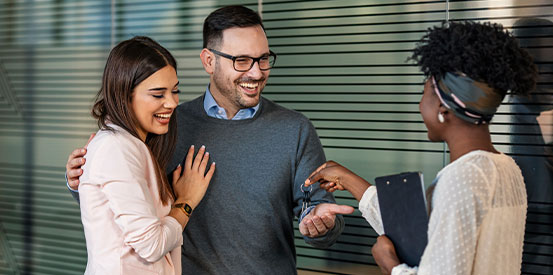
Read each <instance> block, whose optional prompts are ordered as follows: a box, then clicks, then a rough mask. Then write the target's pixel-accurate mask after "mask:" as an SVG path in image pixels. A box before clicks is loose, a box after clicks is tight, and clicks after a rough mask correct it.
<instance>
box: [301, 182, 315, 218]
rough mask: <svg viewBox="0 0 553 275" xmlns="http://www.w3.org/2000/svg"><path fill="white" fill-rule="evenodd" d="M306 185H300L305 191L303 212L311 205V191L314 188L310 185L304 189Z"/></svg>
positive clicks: (302, 205) (302, 190) (303, 191)
mask: <svg viewBox="0 0 553 275" xmlns="http://www.w3.org/2000/svg"><path fill="white" fill-rule="evenodd" d="M304 187H305V185H303V184H302V185H300V190H301V192H302V193H303V202H302V204H301V212H300V213H303V211H305V210H306V209H307V208H309V207H310V206H311V191H312V190H313V186H312V185H310V186H309V187H308V188H309V189H306V190H304Z"/></svg>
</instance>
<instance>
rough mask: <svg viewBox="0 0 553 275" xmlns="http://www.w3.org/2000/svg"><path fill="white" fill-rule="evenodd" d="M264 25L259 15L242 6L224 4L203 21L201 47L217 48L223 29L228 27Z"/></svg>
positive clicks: (221, 38)
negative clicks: (224, 5)
mask: <svg viewBox="0 0 553 275" xmlns="http://www.w3.org/2000/svg"><path fill="white" fill-rule="evenodd" d="M258 25H259V26H261V28H263V31H265V27H264V26H263V22H262V21H261V17H259V15H258V14H257V13H256V12H255V11H253V10H251V9H249V8H246V7H244V6H226V7H222V8H219V9H217V10H215V11H214V12H212V13H211V14H209V15H208V16H207V18H206V19H205V21H204V34H203V39H204V43H203V47H204V48H217V46H219V43H220V42H221V40H223V31H224V30H226V29H230V28H235V27H239V28H245V27H252V26H258Z"/></svg>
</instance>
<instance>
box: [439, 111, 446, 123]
mask: <svg viewBox="0 0 553 275" xmlns="http://www.w3.org/2000/svg"><path fill="white" fill-rule="evenodd" d="M438 121H439V122H440V123H444V122H445V118H444V115H443V114H442V113H438Z"/></svg>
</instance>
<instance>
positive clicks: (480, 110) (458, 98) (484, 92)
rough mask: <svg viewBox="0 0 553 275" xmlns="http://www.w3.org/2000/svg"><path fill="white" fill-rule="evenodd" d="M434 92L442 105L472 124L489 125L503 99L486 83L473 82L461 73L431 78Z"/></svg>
mask: <svg viewBox="0 0 553 275" xmlns="http://www.w3.org/2000/svg"><path fill="white" fill-rule="evenodd" d="M432 83H433V84H434V91H435V92H436V94H437V95H438V97H439V98H440V101H441V102H442V104H443V105H444V106H445V107H446V108H448V109H450V110H452V111H453V113H454V114H455V115H456V116H457V117H459V118H461V119H463V120H465V121H467V122H469V123H472V124H487V123H489V122H490V121H491V120H492V118H493V116H494V114H495V112H496V111H497V108H498V107H499V105H500V104H501V101H503V97H502V96H501V95H499V94H497V93H496V92H494V90H493V89H492V88H491V87H489V86H488V85H487V84H486V83H483V82H479V81H475V80H473V79H471V78H470V77H468V76H466V75H465V74H463V73H446V74H445V77H444V78H443V79H439V80H438V82H437V83H436V79H435V78H434V77H432Z"/></svg>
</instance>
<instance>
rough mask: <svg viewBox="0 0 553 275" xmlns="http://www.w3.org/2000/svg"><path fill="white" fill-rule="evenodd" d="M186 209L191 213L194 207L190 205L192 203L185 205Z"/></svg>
mask: <svg viewBox="0 0 553 275" xmlns="http://www.w3.org/2000/svg"><path fill="white" fill-rule="evenodd" d="M184 211H186V213H188V214H190V213H192V207H190V205H188V204H185V205H184Z"/></svg>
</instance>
